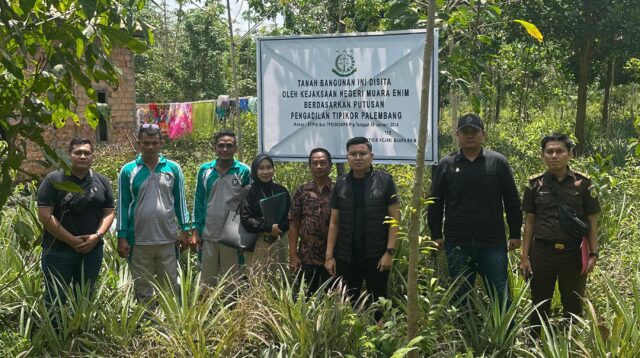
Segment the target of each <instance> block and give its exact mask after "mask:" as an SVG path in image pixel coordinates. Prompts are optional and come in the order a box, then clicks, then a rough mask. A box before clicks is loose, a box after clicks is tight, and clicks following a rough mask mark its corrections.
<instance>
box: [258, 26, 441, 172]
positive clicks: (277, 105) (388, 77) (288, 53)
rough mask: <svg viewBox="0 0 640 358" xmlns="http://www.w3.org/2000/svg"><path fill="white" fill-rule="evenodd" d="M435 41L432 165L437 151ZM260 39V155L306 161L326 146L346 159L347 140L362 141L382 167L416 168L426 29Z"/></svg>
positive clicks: (336, 157) (337, 157) (429, 151)
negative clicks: (371, 147)
mask: <svg viewBox="0 0 640 358" xmlns="http://www.w3.org/2000/svg"><path fill="white" fill-rule="evenodd" d="M435 39H436V42H435V44H434V52H433V54H432V63H433V67H432V73H433V74H434V75H433V76H432V79H431V98H430V102H431V103H430V104H431V107H430V108H431V113H429V117H428V120H429V125H428V135H427V138H428V139H427V145H426V152H425V158H426V159H425V162H426V163H436V162H437V153H438V150H437V148H438V144H437V138H438V132H437V128H438V123H437V120H434V119H437V118H438V116H437V111H438V108H437V107H438V87H437V85H436V84H437V78H438V75H437V73H438V61H437V59H438V57H437V48H438V44H437V39H438V36H437V30H436V36H435ZM257 40H258V42H257V57H258V59H257V60H258V101H259V103H258V106H259V108H258V150H259V151H260V152H262V153H268V154H269V155H271V156H272V157H273V158H274V159H275V160H280V161H306V160H307V158H308V155H309V152H310V151H311V149H313V148H316V147H324V148H326V149H328V150H329V151H330V152H331V154H332V156H333V157H334V161H335V162H344V161H345V160H346V148H345V144H346V142H347V140H349V139H350V138H352V137H357V136H362V137H367V138H369V140H370V141H371V143H372V145H373V153H374V155H375V161H376V162H378V163H402V164H415V161H416V150H417V144H418V143H417V142H418V129H419V126H420V92H421V88H422V87H421V86H422V66H423V55H424V47H425V42H426V35H425V31H420V30H416V31H402V32H386V33H356V34H337V35H322V36H295V37H289V36H288V37H259V38H258V39H257ZM434 79H435V81H434Z"/></svg>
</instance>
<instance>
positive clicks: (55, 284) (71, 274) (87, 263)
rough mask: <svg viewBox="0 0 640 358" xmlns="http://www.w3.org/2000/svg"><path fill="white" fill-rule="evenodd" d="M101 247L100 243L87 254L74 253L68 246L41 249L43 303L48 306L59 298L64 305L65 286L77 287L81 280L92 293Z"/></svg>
mask: <svg viewBox="0 0 640 358" xmlns="http://www.w3.org/2000/svg"><path fill="white" fill-rule="evenodd" d="M103 247H104V244H103V243H102V241H101V242H99V243H98V244H97V245H96V247H94V248H93V250H91V252H89V253H88V254H82V253H79V252H76V251H74V250H73V249H72V248H70V247H68V246H64V247H43V248H42V261H41V262H42V273H43V274H44V284H45V295H44V299H45V302H46V303H47V304H48V305H50V304H52V303H53V302H54V301H55V300H56V298H59V299H60V300H61V302H62V303H63V304H64V303H65V302H66V301H67V297H66V292H67V291H66V290H67V286H70V285H72V284H73V285H74V286H75V285H79V284H80V283H81V282H82V280H83V279H84V282H85V284H89V285H90V288H89V289H90V292H93V289H94V287H95V283H96V281H97V279H98V273H100V267H101V266H102V257H103ZM56 289H57V291H58V295H59V297H58V295H57V294H56Z"/></svg>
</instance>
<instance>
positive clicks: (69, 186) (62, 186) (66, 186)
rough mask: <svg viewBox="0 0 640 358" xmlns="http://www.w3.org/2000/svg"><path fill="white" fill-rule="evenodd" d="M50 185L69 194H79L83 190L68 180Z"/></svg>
mask: <svg viewBox="0 0 640 358" xmlns="http://www.w3.org/2000/svg"><path fill="white" fill-rule="evenodd" d="M52 184H53V187H54V188H56V189H58V190H60V191H66V192H69V193H80V192H82V190H83V189H82V187H81V186H80V185H78V184H76V183H74V182H72V181H68V180H67V181H63V182H53V183H52Z"/></svg>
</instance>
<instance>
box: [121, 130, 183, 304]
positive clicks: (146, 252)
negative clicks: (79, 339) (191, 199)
mask: <svg viewBox="0 0 640 358" xmlns="http://www.w3.org/2000/svg"><path fill="white" fill-rule="evenodd" d="M162 144H163V141H162V134H161V132H160V128H159V127H158V126H157V125H155V124H143V125H142V126H141V127H140V130H139V131H138V150H139V152H140V155H138V157H137V158H136V159H135V160H134V161H132V162H129V163H127V164H125V165H124V166H123V167H122V170H121V171H120V176H119V178H118V182H119V185H118V205H117V211H118V253H119V254H120V256H122V257H127V258H128V260H129V263H130V265H131V275H132V277H133V280H134V281H133V284H134V289H135V293H136V298H137V299H138V300H139V301H142V302H144V301H149V300H151V299H152V298H153V296H154V286H153V282H157V283H168V284H169V285H171V286H172V287H173V288H174V289H177V287H178V261H177V250H176V246H177V244H178V239H179V243H180V245H183V246H185V247H186V246H187V245H188V238H189V230H190V226H191V223H190V222H189V213H188V211H187V203H186V200H185V192H184V176H183V175H182V170H181V169H180V166H179V165H178V164H177V163H175V162H173V161H170V160H168V159H166V158H165V157H163V156H162V155H160V149H161V148H162Z"/></svg>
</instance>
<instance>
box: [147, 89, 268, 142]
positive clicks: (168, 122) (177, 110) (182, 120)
mask: <svg viewBox="0 0 640 358" xmlns="http://www.w3.org/2000/svg"><path fill="white" fill-rule="evenodd" d="M231 101H232V99H231V98H229V97H226V96H224V97H221V98H218V99H215V100H213V99H212V100H201V101H193V102H174V103H153V102H152V103H137V104H136V127H139V126H140V125H141V124H143V123H153V124H157V125H158V126H160V129H161V130H162V133H163V134H164V135H166V136H167V137H168V138H169V139H177V138H180V137H182V136H184V135H189V134H191V133H192V132H195V133H198V134H199V135H209V134H212V131H213V128H214V121H215V119H218V120H224V119H225V118H226V117H227V114H228V111H229V107H230V102H231ZM256 102H257V98H256V97H239V98H238V103H237V104H236V105H235V106H234V107H235V108H237V109H238V110H240V111H247V112H252V113H256V110H257V106H256Z"/></svg>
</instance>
